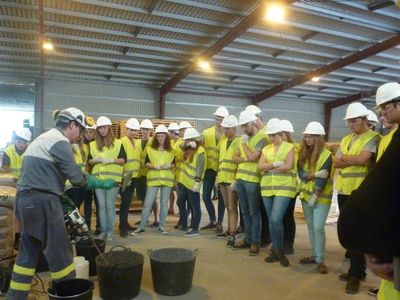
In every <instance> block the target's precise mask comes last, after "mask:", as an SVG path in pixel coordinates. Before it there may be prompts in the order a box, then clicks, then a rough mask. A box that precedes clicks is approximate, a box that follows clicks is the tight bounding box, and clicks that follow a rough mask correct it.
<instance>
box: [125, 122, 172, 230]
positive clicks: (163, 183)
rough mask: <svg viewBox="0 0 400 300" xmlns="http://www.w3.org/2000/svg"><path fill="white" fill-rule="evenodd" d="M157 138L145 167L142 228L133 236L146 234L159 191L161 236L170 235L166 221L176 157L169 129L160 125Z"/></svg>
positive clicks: (159, 227)
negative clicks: (145, 178)
mask: <svg viewBox="0 0 400 300" xmlns="http://www.w3.org/2000/svg"><path fill="white" fill-rule="evenodd" d="M155 134H156V136H155V137H154V138H153V140H152V142H151V145H150V147H148V148H147V157H146V160H145V165H146V167H147V168H148V172H147V190H146V198H145V199H144V205H143V210H142V217H141V219H140V226H139V228H137V229H136V230H135V231H134V232H132V235H133V236H136V235H138V234H141V233H143V232H144V227H145V226H146V224H147V220H148V218H149V215H150V213H151V208H152V207H153V203H154V202H155V201H156V197H157V194H158V191H160V203H161V205H160V206H161V209H160V224H159V226H158V230H159V231H160V232H161V234H168V232H167V231H166V229H165V219H166V217H167V214H168V200H169V194H170V193H171V189H172V187H173V185H174V176H175V175H174V168H175V155H174V151H173V149H172V147H171V143H170V140H169V136H168V129H167V127H165V126H164V125H158V126H157V128H156V130H155Z"/></svg>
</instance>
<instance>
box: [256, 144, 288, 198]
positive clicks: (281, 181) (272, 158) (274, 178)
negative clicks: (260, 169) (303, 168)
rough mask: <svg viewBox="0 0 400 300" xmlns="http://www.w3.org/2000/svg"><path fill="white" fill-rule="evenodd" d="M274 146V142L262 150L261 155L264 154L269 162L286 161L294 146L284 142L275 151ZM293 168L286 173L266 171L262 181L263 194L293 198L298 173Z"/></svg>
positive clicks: (264, 195) (265, 195)
mask: <svg viewBox="0 0 400 300" xmlns="http://www.w3.org/2000/svg"><path fill="white" fill-rule="evenodd" d="M274 147H275V146H274V145H273V144H269V145H268V146H265V147H264V148H263V150H262V154H261V155H264V157H265V159H266V161H267V162H268V163H273V162H276V161H285V159H286V157H287V156H288V153H289V152H290V150H292V149H293V148H294V146H293V144H290V143H288V142H282V144H281V145H280V146H279V149H278V151H277V152H276V153H275V149H274ZM293 165H294V164H293ZM293 168H294V167H292V169H291V170H289V171H288V172H285V173H273V172H264V174H263V176H262V178H261V183H260V186H261V195H262V196H263V197H272V196H283V197H289V198H293V197H294V196H295V195H296V173H295V172H294V169H293Z"/></svg>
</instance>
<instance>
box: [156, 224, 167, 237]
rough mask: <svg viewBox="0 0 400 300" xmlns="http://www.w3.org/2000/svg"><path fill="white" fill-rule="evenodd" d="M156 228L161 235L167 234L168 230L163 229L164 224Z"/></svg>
mask: <svg viewBox="0 0 400 300" xmlns="http://www.w3.org/2000/svg"><path fill="white" fill-rule="evenodd" d="M158 230H159V231H160V232H161V234H162V235H166V234H168V232H167V231H166V230H165V228H164V226H160V227H158Z"/></svg>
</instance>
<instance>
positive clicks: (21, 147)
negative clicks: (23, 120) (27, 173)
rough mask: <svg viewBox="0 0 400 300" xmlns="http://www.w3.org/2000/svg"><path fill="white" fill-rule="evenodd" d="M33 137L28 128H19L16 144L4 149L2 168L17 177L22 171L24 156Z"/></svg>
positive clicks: (16, 133)
mask: <svg viewBox="0 0 400 300" xmlns="http://www.w3.org/2000/svg"><path fill="white" fill-rule="evenodd" d="M31 138H32V133H31V131H30V130H29V129H28V128H21V129H17V130H16V131H15V138H14V139H15V142H14V144H12V145H10V146H8V147H7V148H6V149H5V150H4V154H3V159H2V164H1V168H2V169H3V170H4V172H6V173H12V174H13V175H14V177H15V178H16V179H18V178H19V175H20V173H21V167H22V157H23V154H24V152H25V150H26V148H27V147H28V143H29V142H30V141H31Z"/></svg>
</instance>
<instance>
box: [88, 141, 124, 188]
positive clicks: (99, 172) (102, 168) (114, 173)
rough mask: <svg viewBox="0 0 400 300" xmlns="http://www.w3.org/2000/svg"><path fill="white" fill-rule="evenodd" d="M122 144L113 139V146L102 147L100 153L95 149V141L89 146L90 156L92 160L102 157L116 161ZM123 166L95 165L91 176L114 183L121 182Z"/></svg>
mask: <svg viewBox="0 0 400 300" xmlns="http://www.w3.org/2000/svg"><path fill="white" fill-rule="evenodd" d="M121 146H122V142H121V140H119V139H115V140H114V143H113V145H111V146H110V147H103V149H102V150H101V151H100V150H99V149H98V148H97V143H96V141H93V142H91V143H90V144H89V147H90V154H91V155H92V157H93V158H96V157H102V158H108V159H110V158H111V159H118V155H119V152H120V150H121ZM122 171H123V166H120V165H117V164H107V165H103V164H101V163H97V164H95V165H94V166H93V170H92V174H93V175H94V176H97V177H99V178H100V179H109V178H110V179H114V180H115V182H121V179H122Z"/></svg>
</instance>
